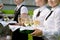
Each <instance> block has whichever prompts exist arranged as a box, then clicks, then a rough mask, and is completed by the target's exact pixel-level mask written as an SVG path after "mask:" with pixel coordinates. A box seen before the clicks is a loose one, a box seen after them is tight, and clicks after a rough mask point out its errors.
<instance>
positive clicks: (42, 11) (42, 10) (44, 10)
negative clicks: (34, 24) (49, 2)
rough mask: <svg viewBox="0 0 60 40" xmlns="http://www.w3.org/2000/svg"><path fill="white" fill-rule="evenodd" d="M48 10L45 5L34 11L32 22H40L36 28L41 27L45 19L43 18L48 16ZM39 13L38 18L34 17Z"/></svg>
mask: <svg viewBox="0 0 60 40" xmlns="http://www.w3.org/2000/svg"><path fill="white" fill-rule="evenodd" d="M48 10H49V9H48V8H47V7H46V5H44V6H42V7H40V8H37V9H35V10H34V13H33V20H38V21H40V25H39V27H38V28H40V27H43V21H44V19H45V16H46V15H47V14H48ZM39 11H40V15H39V17H36V15H37V13H38V12H39Z"/></svg>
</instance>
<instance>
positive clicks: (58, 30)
mask: <svg viewBox="0 0 60 40" xmlns="http://www.w3.org/2000/svg"><path fill="white" fill-rule="evenodd" d="M54 21H55V25H54V26H53V27H54V29H53V30H52V29H51V28H49V29H50V30H49V29H46V30H43V35H45V36H47V37H48V36H50V37H56V38H58V37H59V36H60V9H59V10H56V12H55V16H54Z"/></svg>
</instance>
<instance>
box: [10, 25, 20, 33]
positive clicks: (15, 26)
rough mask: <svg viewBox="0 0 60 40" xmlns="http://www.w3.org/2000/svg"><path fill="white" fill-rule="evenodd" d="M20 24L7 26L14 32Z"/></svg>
mask: <svg viewBox="0 0 60 40" xmlns="http://www.w3.org/2000/svg"><path fill="white" fill-rule="evenodd" d="M20 27H21V26H19V25H9V28H10V29H11V30H12V32H14V31H15V30H16V29H18V28H20Z"/></svg>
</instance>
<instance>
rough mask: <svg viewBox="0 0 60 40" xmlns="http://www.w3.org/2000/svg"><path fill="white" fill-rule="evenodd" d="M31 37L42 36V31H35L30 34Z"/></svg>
mask: <svg viewBox="0 0 60 40" xmlns="http://www.w3.org/2000/svg"><path fill="white" fill-rule="evenodd" d="M31 35H32V36H42V31H41V30H39V29H35V31H34V32H33V33H31Z"/></svg>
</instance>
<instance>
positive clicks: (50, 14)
mask: <svg viewBox="0 0 60 40" xmlns="http://www.w3.org/2000/svg"><path fill="white" fill-rule="evenodd" d="M52 12H53V11H51V12H50V14H49V15H48V16H47V17H46V19H45V20H47V19H48V18H49V17H50V16H51V14H52Z"/></svg>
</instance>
